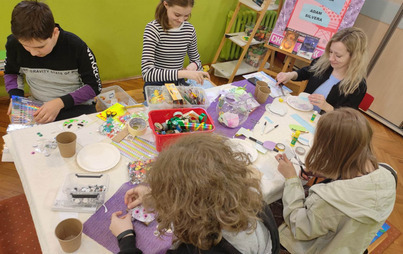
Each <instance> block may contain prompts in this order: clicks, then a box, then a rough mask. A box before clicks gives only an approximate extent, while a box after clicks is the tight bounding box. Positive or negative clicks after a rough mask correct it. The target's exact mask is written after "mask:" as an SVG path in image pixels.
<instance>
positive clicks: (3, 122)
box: [0, 76, 403, 254]
mask: <svg viewBox="0 0 403 254" xmlns="http://www.w3.org/2000/svg"><path fill="white" fill-rule="evenodd" d="M238 79H239V78H238ZM212 81H213V83H215V84H217V85H221V84H225V83H226V80H225V79H221V78H217V77H214V76H212ZM111 85H119V86H121V87H122V88H123V89H124V90H125V91H127V92H128V93H129V94H130V95H131V96H132V97H133V98H134V99H135V100H136V101H137V102H142V101H143V100H144V99H143V95H142V86H143V80H142V79H141V78H138V79H130V80H126V81H116V82H107V83H105V84H104V86H111ZM8 104H9V100H8V99H7V98H0V116H1V118H0V135H1V136H3V135H5V134H6V129H7V125H8V124H9V118H8V116H7V115H6V112H7V108H8ZM367 118H368V120H369V121H370V123H371V125H372V127H373V129H374V138H373V146H374V149H375V154H376V156H377V158H378V160H379V161H381V162H386V163H388V164H389V165H391V166H392V167H393V168H394V169H395V170H396V171H397V173H398V177H399V179H400V180H399V183H398V187H397V196H396V203H395V209H394V210H393V212H392V214H391V216H390V217H389V221H390V222H391V223H392V224H393V225H394V226H395V227H397V228H398V229H399V230H400V231H402V232H403V186H402V180H401V179H403V137H402V136H400V135H398V134H396V133H395V132H393V131H392V130H390V129H388V128H387V127H385V126H384V125H382V124H381V123H379V122H378V121H376V120H374V119H372V118H370V117H367ZM3 143H4V142H3V139H1V140H0V145H1V147H3ZM22 193H24V190H23V187H22V184H21V181H20V179H19V176H18V173H17V171H16V169H15V167H14V164H13V163H4V162H0V200H3V199H7V198H10V197H13V196H16V195H19V194H22ZM402 250H403V234H402V235H400V237H399V238H398V239H397V240H395V242H394V243H393V244H392V245H391V246H389V248H388V249H387V250H386V251H385V252H384V253H387V254H392V253H393V254H395V253H402Z"/></svg>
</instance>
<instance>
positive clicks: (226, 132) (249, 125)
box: [207, 79, 273, 138]
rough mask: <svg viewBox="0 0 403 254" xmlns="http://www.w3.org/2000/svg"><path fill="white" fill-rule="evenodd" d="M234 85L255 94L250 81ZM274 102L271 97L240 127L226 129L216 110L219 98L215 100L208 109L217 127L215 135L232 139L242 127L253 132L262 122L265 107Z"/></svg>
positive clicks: (242, 81) (238, 82)
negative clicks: (260, 121)
mask: <svg viewBox="0 0 403 254" xmlns="http://www.w3.org/2000/svg"><path fill="white" fill-rule="evenodd" d="M232 85H234V86H239V87H243V86H245V85H246V91H247V92H250V93H251V94H254V93H255V86H254V85H252V84H251V83H249V81H247V80H246V79H244V80H241V81H237V82H234V83H232ZM272 102H273V98H272V97H270V96H269V98H268V99H267V101H266V102H265V103H263V104H261V105H260V106H259V107H257V108H256V109H255V110H254V111H253V112H252V113H250V114H249V117H248V119H246V121H245V122H244V123H243V124H241V125H240V126H238V127H237V128H228V127H225V126H224V125H222V124H221V123H220V122H219V121H218V113H217V110H216V107H217V103H218V98H216V99H215V100H214V102H212V103H211V104H210V107H209V108H208V109H207V113H209V115H210V117H211V118H212V119H213V121H214V126H215V131H214V133H217V134H220V135H223V136H226V137H229V138H232V137H233V136H234V135H235V133H236V132H237V131H238V130H239V129H240V128H241V127H243V128H245V129H250V130H252V129H253V127H255V125H256V123H257V122H258V121H259V120H260V118H261V117H262V115H263V114H264V112H265V111H266V109H265V106H266V105H267V104H269V103H272ZM242 138H243V137H242Z"/></svg>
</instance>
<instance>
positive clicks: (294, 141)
mask: <svg viewBox="0 0 403 254" xmlns="http://www.w3.org/2000/svg"><path fill="white" fill-rule="evenodd" d="M300 134H301V132H300V131H296V132H295V133H294V135H292V140H291V146H295V144H296V143H297V140H298V137H299V135H300Z"/></svg>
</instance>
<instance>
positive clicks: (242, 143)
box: [229, 138, 258, 162]
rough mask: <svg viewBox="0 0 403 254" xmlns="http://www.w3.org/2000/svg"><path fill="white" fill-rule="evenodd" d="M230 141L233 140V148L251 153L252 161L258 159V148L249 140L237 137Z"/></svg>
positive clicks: (231, 140)
mask: <svg viewBox="0 0 403 254" xmlns="http://www.w3.org/2000/svg"><path fill="white" fill-rule="evenodd" d="M229 141H230V142H231V144H230V146H231V148H232V150H234V151H237V152H244V153H246V154H247V155H249V159H250V160H251V162H254V161H255V160H256V159H257V156H258V154H257V150H256V148H254V147H253V145H252V144H251V143H249V142H248V141H246V140H243V139H237V138H233V139H230V140H229Z"/></svg>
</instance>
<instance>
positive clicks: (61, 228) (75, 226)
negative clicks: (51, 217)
mask: <svg viewBox="0 0 403 254" xmlns="http://www.w3.org/2000/svg"><path fill="white" fill-rule="evenodd" d="M82 233H83V223H81V221H80V220H78V219H74V218H70V219H65V220H63V221H61V222H60V223H59V224H57V226H56V229H55V235H56V237H57V240H59V243H60V246H61V247H62V249H63V251H64V252H67V253H71V252H74V251H76V250H78V248H80V245H81V235H82Z"/></svg>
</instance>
